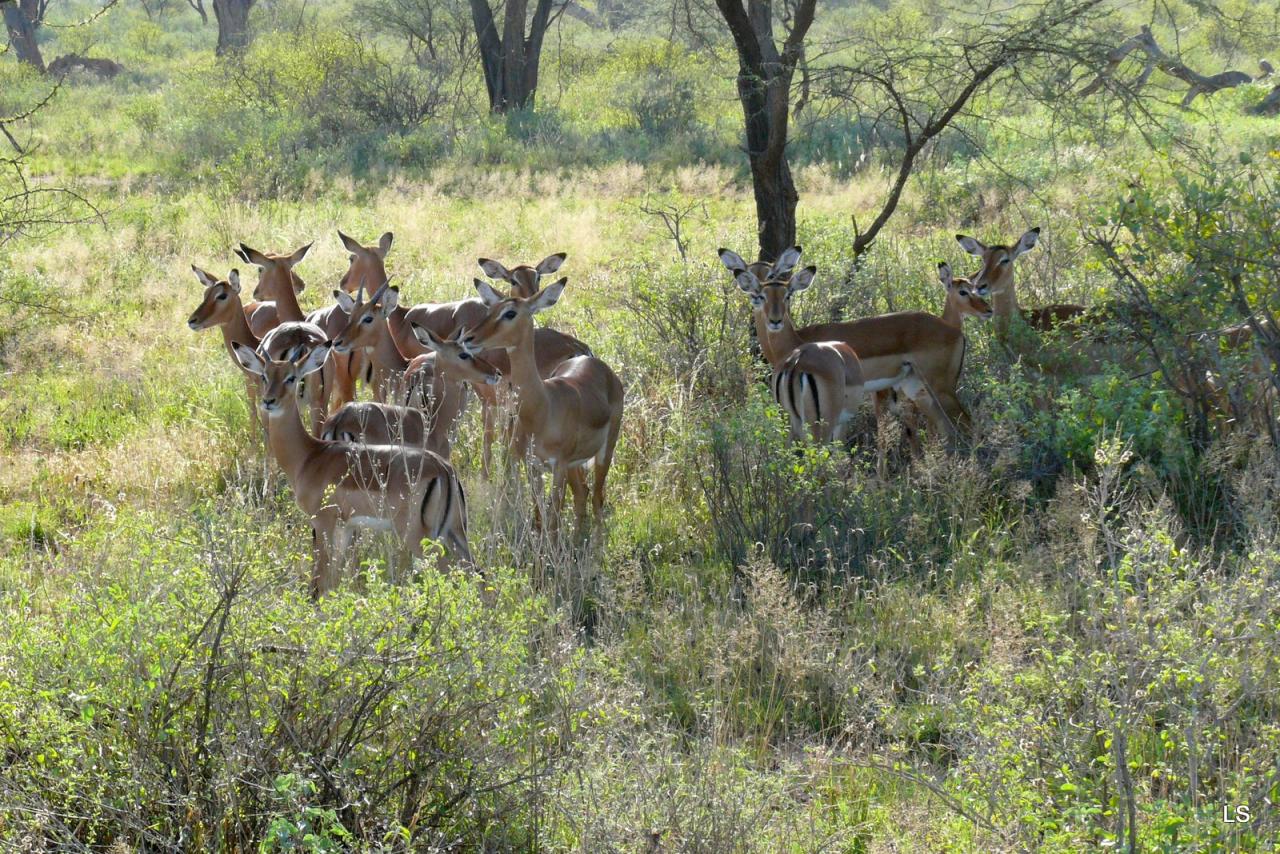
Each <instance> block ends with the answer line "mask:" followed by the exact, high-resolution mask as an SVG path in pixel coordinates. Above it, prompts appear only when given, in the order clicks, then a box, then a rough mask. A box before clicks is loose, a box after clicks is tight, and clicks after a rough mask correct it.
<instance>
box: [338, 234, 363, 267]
mask: <svg viewBox="0 0 1280 854" xmlns="http://www.w3.org/2000/svg"><path fill="white" fill-rule="evenodd" d="M338 239H339V240H341V241H342V245H343V246H345V247H347V251H348V252H350V253H351V254H352V255H359V254H360V253H361V252H363V251H364V247H363V246H361V245H360V243H359V242H358V241H357V240H356V239H355V238H353V237H348V236H347V235H345V234H343V233H342V229H338ZM351 260H353V261H354V260H355V259H354V258H353V259H351Z"/></svg>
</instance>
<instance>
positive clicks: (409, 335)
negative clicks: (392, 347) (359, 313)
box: [387, 305, 424, 358]
mask: <svg viewBox="0 0 1280 854" xmlns="http://www.w3.org/2000/svg"><path fill="white" fill-rule="evenodd" d="M408 316H409V309H408V307H407V306H403V305H397V306H396V307H395V308H393V309H392V310H391V313H390V314H388V315H387V329H389V330H390V331H391V338H392V340H394V341H395V342H396V347H398V348H399V349H400V352H401V353H402V354H404V355H405V356H408V357H409V358H413V357H414V356H416V355H418V354H419V353H420V352H423V351H424V348H423V347H422V345H421V344H419V343H418V339H417V338H414V337H413V330H412V329H410V328H409V321H408V320H407V319H406V318H407V317H408Z"/></svg>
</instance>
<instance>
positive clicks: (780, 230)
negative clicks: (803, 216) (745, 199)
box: [751, 157, 800, 261]
mask: <svg viewBox="0 0 1280 854" xmlns="http://www.w3.org/2000/svg"><path fill="white" fill-rule="evenodd" d="M751 189H752V191H753V192H754V193H755V197H756V223H757V228H758V229H759V243H760V260H761V261H772V260H774V259H775V258H777V257H778V255H779V254H781V252H782V250H784V249H786V248H787V247H789V246H794V245H795V243H796V204H797V203H798V202H799V201H800V194H799V193H797V192H796V185H795V182H794V181H792V180H791V166H790V165H789V164H788V163H787V158H786V157H780V158H778V159H777V160H773V159H772V158H766V157H753V158H751Z"/></svg>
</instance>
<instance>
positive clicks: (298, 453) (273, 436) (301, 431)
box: [267, 395, 327, 493]
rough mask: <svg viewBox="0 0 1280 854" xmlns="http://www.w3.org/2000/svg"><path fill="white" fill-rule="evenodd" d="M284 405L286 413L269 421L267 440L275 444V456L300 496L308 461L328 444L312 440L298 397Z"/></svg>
mask: <svg viewBox="0 0 1280 854" xmlns="http://www.w3.org/2000/svg"><path fill="white" fill-rule="evenodd" d="M281 405H282V406H283V407H284V410H285V411H284V412H280V413H276V414H275V415H273V416H271V417H269V418H268V419H267V440H268V442H270V444H271V453H272V455H273V456H274V457H275V458H276V462H277V463H279V464H280V468H281V469H282V470H283V471H284V474H285V477H287V478H288V479H289V486H290V487H291V488H292V489H293V490H294V492H295V493H296V492H297V487H298V481H299V480H301V478H302V473H303V471H304V470H305V469H306V467H307V462H308V460H310V459H311V458H312V457H313V456H314V455H315V454H316V453H317V452H319V451H320V450H322V449H323V448H324V447H325V445H326V444H327V443H325V442H322V441H321V440H319V439H317V438H316V437H314V436H312V435H311V434H310V433H308V432H307V428H306V427H304V426H302V414H301V413H300V412H299V411H298V400H297V398H296V397H295V396H294V395H289V396H288V398H287V399H285V400H282V401H281Z"/></svg>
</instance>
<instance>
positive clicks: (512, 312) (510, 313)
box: [502, 309, 516, 320]
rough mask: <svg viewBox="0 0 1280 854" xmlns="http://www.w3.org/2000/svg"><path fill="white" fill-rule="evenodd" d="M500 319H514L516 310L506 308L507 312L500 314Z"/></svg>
mask: <svg viewBox="0 0 1280 854" xmlns="http://www.w3.org/2000/svg"><path fill="white" fill-rule="evenodd" d="M502 319H503V320H515V319H516V311H515V309H508V310H507V312H506V314H504V315H502Z"/></svg>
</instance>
